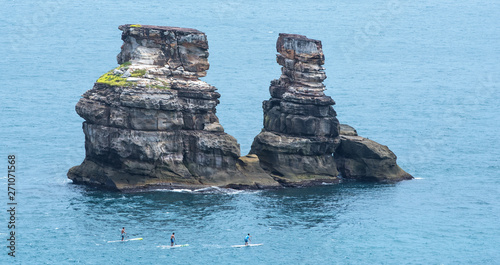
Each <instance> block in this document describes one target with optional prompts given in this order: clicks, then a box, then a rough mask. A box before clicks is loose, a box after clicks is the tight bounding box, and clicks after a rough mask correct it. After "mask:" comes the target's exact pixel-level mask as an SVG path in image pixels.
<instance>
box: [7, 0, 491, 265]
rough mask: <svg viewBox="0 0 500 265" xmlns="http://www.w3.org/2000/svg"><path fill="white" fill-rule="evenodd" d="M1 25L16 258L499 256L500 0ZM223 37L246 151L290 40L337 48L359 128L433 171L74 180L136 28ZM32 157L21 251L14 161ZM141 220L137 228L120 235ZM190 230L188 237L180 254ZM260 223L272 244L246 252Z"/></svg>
mask: <svg viewBox="0 0 500 265" xmlns="http://www.w3.org/2000/svg"><path fill="white" fill-rule="evenodd" d="M0 3H1V7H2V8H0V21H1V22H2V25H3V27H2V38H0V47H2V49H1V50H0V73H1V75H0V77H1V84H2V85H1V86H0V89H1V90H0V91H1V97H0V121H1V126H0V172H1V174H0V212H1V214H0V242H3V243H0V249H1V251H0V263H1V264H12V263H15V264H72V263H81V264H132V263H134V264H137V263H138V264H164V263H173V264H243V263H247V264H499V263H500V254H499V253H500V251H499V250H498V248H499V246H500V222H499V220H500V179H499V177H500V176H499V175H500V137H499V136H498V135H499V131H500V118H499V117H500V107H499V105H498V102H499V100H500V95H499V92H498V91H499V88H500V87H499V82H500V66H499V62H500V45H498V43H500V22H499V20H498V18H499V17H500V2H498V1H494V0H485V1H475V0H471V1H465V0H459V1H451V0H443V1H431V0H423V1H403V0H372V1H326V0H325V1H311V2H304V1H302V2H297V3H289V2H286V1H281V0H277V1H272V2H266V1H239V0H236V1H213V2H209V1H206V2H204V3H197V2H194V1H169V2H165V1H119V2H116V1H81V2H75V1H62V0H55V1H45V2H42V1H13V0H10V1H9V0H2V1H1V2H0ZM126 23H140V24H150V25H167V26H182V27H192V28H196V29H199V30H201V31H203V32H205V33H206V34H207V36H208V40H209V45H210V50H209V51H210V57H209V61H210V63H211V67H210V70H209V71H208V75H207V77H206V78H204V80H205V81H207V82H208V83H210V84H212V85H214V86H216V87H217V88H218V89H219V92H220V93H221V94H222V97H221V99H220V100H221V104H220V105H219V106H218V108H217V110H218V116H219V118H220V121H221V124H222V125H223V126H224V128H225V129H226V132H228V133H229V134H231V135H233V136H235V137H236V138H237V139H238V142H239V143H240V145H241V149H242V154H246V153H247V152H248V151H249V149H250V145H251V143H252V140H253V137H254V136H255V135H257V134H258V132H259V131H260V129H261V128H262V109H261V103H262V101H263V100H265V99H268V98H269V92H268V87H269V82H270V81H271V80H272V79H276V78H278V77H279V75H280V68H279V66H278V64H277V63H276V61H275V53H276V51H275V43H276V39H277V37H278V33H280V32H284V33H297V34H303V35H306V36H308V37H310V38H315V39H319V40H321V41H322V42H323V50H324V53H325V56H326V64H325V68H326V74H327V76H328V79H326V80H325V84H326V86H327V88H328V90H327V91H326V93H327V94H328V95H330V96H332V97H333V98H334V99H335V101H336V102H337V105H336V106H335V110H336V111H337V113H338V118H339V120H340V121H341V122H342V123H347V124H350V125H352V126H354V127H355V128H356V129H357V130H358V133H359V134H360V135H362V136H365V137H368V138H370V139H373V140H375V141H378V142H380V143H383V144H386V145H388V146H389V148H391V150H393V151H394V152H395V153H396V154H397V155H398V163H399V165H400V166H401V167H402V168H404V169H405V170H406V171H408V172H409V173H411V174H412V175H413V176H415V177H416V178H417V179H415V180H412V181H405V182H401V183H398V184H394V185H388V184H384V185H381V184H350V183H346V184H341V185H336V186H322V187H316V188H307V189H305V188H304V189H285V190H279V191H260V192H234V191H211V192H210V191H207V192H204V193H201V192H199V193H187V192H166V191H158V192H150V193H138V194H121V193H112V192H103V191H99V190H95V189H92V188H87V187H84V186H77V185H73V184H71V182H70V181H69V180H67V177H66V172H67V170H68V169H69V168H70V167H72V166H74V165H78V164H79V163H81V161H82V160H83V157H84V136H83V133H82V130H81V122H82V119H81V118H80V117H79V116H78V115H77V114H76V112H75V111H74V106H75V104H76V102H77V101H78V99H79V97H80V95H81V94H83V93H84V92H85V91H86V90H88V89H91V88H92V85H93V82H94V81H95V80H96V79H97V78H98V77H99V76H100V75H101V74H103V73H104V72H106V71H108V70H109V69H111V68H114V67H115V66H116V59H115V56H116V54H118V52H119V50H120V46H121V44H122V42H121V40H120V34H121V32H120V31H119V30H118V29H117V27H118V25H121V24H126ZM10 154H14V155H16V162H17V168H16V179H17V181H16V188H17V193H16V202H17V203H18V205H17V206H16V207H17V208H16V217H17V219H16V230H15V231H16V257H15V258H12V257H9V256H8V255H7V253H8V249H7V248H6V246H7V244H8V241H7V238H8V235H7V233H9V232H10V230H8V229H7V223H8V221H9V215H8V213H7V212H6V210H7V209H8V206H7V202H8V197H7V178H6V174H7V169H6V168H7V156H8V155H10ZM122 226H125V227H126V229H127V231H128V233H129V235H130V236H131V237H143V238H144V240H142V241H136V242H127V243H107V241H111V240H118V239H119V238H120V229H121V227H122ZM172 232H175V233H176V236H177V241H178V243H179V244H186V243H187V244H189V245H190V246H189V247H185V248H178V249H165V248H162V247H161V246H163V245H167V244H168V238H169V236H170V234H171V233H172ZM247 233H250V234H251V235H252V236H253V241H252V242H253V243H263V244H264V245H263V246H260V247H254V248H244V249H236V248H231V247H230V246H231V245H236V244H242V243H243V238H244V236H245V235H246V234H247Z"/></svg>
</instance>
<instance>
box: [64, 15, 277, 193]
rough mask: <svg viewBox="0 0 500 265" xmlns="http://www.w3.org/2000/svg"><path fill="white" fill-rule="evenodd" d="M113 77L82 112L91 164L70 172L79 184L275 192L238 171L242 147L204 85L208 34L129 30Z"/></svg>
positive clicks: (86, 100) (101, 83) (266, 180)
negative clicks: (225, 125) (220, 119)
mask: <svg viewBox="0 0 500 265" xmlns="http://www.w3.org/2000/svg"><path fill="white" fill-rule="evenodd" d="M119 29H120V30H122V31H123V33H122V39H123V42H124V44H123V46H122V50H121V52H120V54H118V56H117V59H118V63H119V64H121V65H120V66H119V67H117V68H116V69H114V70H111V71H110V72H108V73H106V74H104V75H103V76H101V78H99V80H97V82H96V83H95V85H94V88H93V89H91V90H89V91H87V92H86V93H85V94H84V95H83V97H82V99H81V100H80V101H79V102H78V104H77V105H76V111H77V113H78V114H79V115H80V116H81V117H82V118H84V119H85V122H84V123H83V131H84V134H85V151H86V157H85V160H84V161H83V163H82V164H81V165H80V166H77V167H74V168H72V169H70V171H69V172H68V177H69V178H70V179H72V180H73V182H75V183H89V184H94V185H100V186H102V185H104V186H107V187H109V188H113V189H120V190H124V189H135V188H146V187H150V188H151V187H156V186H165V185H167V186H169V187H170V186H172V185H173V186H174V187H178V186H186V185H187V186H189V187H197V186H204V185H217V186H225V185H228V184H232V185H237V186H242V187H255V186H257V185H258V186H259V187H261V186H264V187H265V186H273V185H277V184H276V183H275V182H274V181H273V180H272V178H270V177H269V176H266V177H262V176H259V177H254V178H251V179H250V178H248V177H247V176H245V175H244V174H242V173H241V172H240V171H238V169H237V166H236V165H237V161H238V158H239V156H240V149H239V144H238V143H237V142H236V139H234V138H233V137H232V136H230V135H228V134H226V133H224V129H223V127H222V126H221V125H220V124H219V122H218V118H217V116H216V115H215V112H216V109H215V107H216V106H217V104H218V103H219V101H218V98H219V97H220V95H219V93H217V92H216V91H215V90H216V88H215V87H213V86H211V85H209V84H207V83H206V82H203V81H200V80H199V79H198V77H201V76H205V75H206V70H208V68H209V64H208V60H207V57H208V43H207V38H206V36H205V34H204V33H202V32H200V31H197V30H194V29H185V28H173V27H157V26H139V25H123V26H120V27H119Z"/></svg>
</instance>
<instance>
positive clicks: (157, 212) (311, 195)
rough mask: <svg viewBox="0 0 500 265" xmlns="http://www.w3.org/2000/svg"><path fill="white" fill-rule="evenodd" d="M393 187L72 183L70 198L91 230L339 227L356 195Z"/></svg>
mask: <svg viewBox="0 0 500 265" xmlns="http://www.w3.org/2000/svg"><path fill="white" fill-rule="evenodd" d="M393 186H394V185H389V184H370V183H344V184H340V185H325V186H319V187H308V188H286V189H281V190H269V191H258V192H255V191H251V192H241V193H229V194H228V193H210V194H206V193H191V192H173V191H153V192H143V193H119V192H109V191H102V190H98V189H95V188H90V187H85V186H73V185H71V189H72V190H73V191H74V193H75V196H73V197H72V198H71V199H70V201H69V206H68V208H69V209H70V210H72V211H75V212H79V213H80V214H75V216H82V214H83V215H84V216H86V218H87V219H78V220H76V222H77V223H79V224H80V225H81V226H83V227H86V228H87V229H88V230H92V227H95V225H96V223H97V224H100V225H101V226H104V227H102V228H100V229H107V230H109V231H111V230H113V229H115V230H116V227H117V226H122V225H124V226H127V227H131V228H132V229H135V230H140V229H141V227H148V229H150V230H152V231H151V232H152V233H154V231H155V230H157V232H160V230H162V228H164V227H168V226H176V227H185V228H193V227H196V228H198V229H205V228H213V227H214V226H221V225H222V224H220V223H221V222H227V224H234V225H240V223H241V221H240V220H249V219H252V220H253V221H251V222H252V224H253V225H257V226H260V227H262V228H264V227H266V228H273V229H277V230H282V229H287V228H289V227H302V228H307V229H309V228H315V227H322V226H325V225H328V226H332V227H337V226H338V225H340V223H339V216H340V215H342V214H343V213H344V212H346V211H348V210H349V209H350V206H351V205H352V204H353V203H354V202H356V201H357V200H358V199H360V198H363V199H366V198H370V196H380V193H385V192H390V190H393V189H392V188H393ZM76 194H78V195H76ZM370 194H372V195H370ZM376 194H379V195H376ZM382 196H383V195H382ZM115 232H116V231H115ZM115 232H114V233H115ZM109 237H111V234H110V235H109Z"/></svg>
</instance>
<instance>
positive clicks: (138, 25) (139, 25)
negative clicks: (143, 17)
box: [130, 24, 142, 28]
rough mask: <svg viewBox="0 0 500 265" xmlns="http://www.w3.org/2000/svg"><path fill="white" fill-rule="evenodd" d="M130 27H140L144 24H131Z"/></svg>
mask: <svg viewBox="0 0 500 265" xmlns="http://www.w3.org/2000/svg"><path fill="white" fill-rule="evenodd" d="M130 27H131V28H140V27H142V25H141V24H132V25H130Z"/></svg>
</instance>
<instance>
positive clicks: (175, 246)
mask: <svg viewBox="0 0 500 265" xmlns="http://www.w3.org/2000/svg"><path fill="white" fill-rule="evenodd" d="M158 247H159V248H182V247H189V244H184V245H173V246H166V245H165V246H158Z"/></svg>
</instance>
